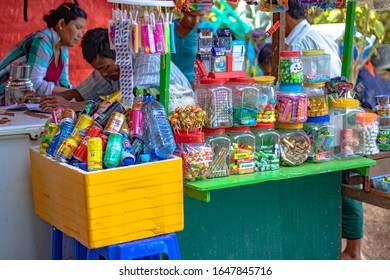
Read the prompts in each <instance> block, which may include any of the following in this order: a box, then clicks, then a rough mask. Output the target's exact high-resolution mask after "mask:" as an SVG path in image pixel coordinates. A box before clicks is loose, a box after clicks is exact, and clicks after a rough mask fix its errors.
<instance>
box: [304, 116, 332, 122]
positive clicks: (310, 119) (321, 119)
mask: <svg viewBox="0 0 390 280" xmlns="http://www.w3.org/2000/svg"><path fill="white" fill-rule="evenodd" d="M329 121H330V117H329V115H325V116H319V117H307V121H306V122H308V123H322V122H329Z"/></svg>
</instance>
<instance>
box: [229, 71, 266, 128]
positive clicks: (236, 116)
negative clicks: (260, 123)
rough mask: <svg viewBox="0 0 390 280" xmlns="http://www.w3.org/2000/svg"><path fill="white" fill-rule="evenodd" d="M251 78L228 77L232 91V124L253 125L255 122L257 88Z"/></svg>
mask: <svg viewBox="0 0 390 280" xmlns="http://www.w3.org/2000/svg"><path fill="white" fill-rule="evenodd" d="M254 82H255V81H254V79H253V78H234V79H230V83H229V86H230V88H231V89H232V92H233V125H234V126H240V125H244V126H253V125H256V122H257V113H258V103H259V101H258V95H259V90H258V88H257V87H256V86H255V85H254Z"/></svg>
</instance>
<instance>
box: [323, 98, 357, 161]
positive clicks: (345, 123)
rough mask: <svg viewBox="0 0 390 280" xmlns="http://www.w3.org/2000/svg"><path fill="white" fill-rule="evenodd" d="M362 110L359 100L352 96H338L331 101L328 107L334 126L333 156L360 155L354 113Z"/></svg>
mask: <svg viewBox="0 0 390 280" xmlns="http://www.w3.org/2000/svg"><path fill="white" fill-rule="evenodd" d="M362 112H364V110H363V109H362V108H360V107H359V101H358V100H355V99H352V98H340V99H337V100H332V101H331V107H330V109H329V116H330V123H331V124H332V125H333V126H334V129H335V131H334V139H333V144H332V147H333V156H334V157H336V158H339V159H340V158H348V157H353V156H356V155H361V147H360V142H359V133H358V130H357V122H356V115H357V114H358V113H362Z"/></svg>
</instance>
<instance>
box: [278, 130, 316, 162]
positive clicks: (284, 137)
mask: <svg viewBox="0 0 390 280" xmlns="http://www.w3.org/2000/svg"><path fill="white" fill-rule="evenodd" d="M278 126H279V128H278V130H279V133H280V164H281V165H286V166H297V165H300V164H302V163H303V162H305V161H306V159H307V158H308V156H309V153H310V139H309V137H308V136H307V134H306V133H305V132H304V131H303V129H302V128H303V123H279V124H278Z"/></svg>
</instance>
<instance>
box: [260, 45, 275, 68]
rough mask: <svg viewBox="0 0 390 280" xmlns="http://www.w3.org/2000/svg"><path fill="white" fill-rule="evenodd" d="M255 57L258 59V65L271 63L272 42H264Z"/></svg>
mask: <svg viewBox="0 0 390 280" xmlns="http://www.w3.org/2000/svg"><path fill="white" fill-rule="evenodd" d="M257 59H258V60H257V61H258V63H259V65H267V64H269V63H271V60H272V44H271V43H268V44H265V45H264V46H263V47H262V48H261V50H260V52H259V56H258V57H257Z"/></svg>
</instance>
